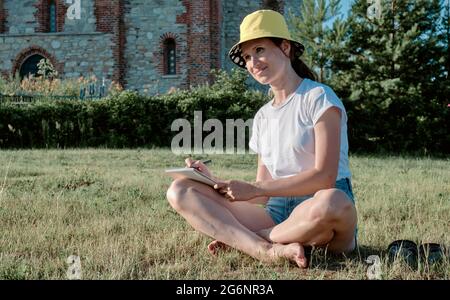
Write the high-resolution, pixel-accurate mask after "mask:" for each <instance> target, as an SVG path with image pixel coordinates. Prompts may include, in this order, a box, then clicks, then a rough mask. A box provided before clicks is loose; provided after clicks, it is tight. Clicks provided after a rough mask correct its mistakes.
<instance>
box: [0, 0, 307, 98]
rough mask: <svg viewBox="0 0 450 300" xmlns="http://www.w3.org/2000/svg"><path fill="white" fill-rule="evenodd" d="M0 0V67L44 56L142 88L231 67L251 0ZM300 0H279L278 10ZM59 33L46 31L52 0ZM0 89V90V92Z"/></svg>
mask: <svg viewBox="0 0 450 300" xmlns="http://www.w3.org/2000/svg"><path fill="white" fill-rule="evenodd" d="M78 1H80V11H79V16H80V18H79V19H73V20H72V19H69V18H68V17H67V14H66V13H67V10H68V8H69V7H70V6H71V5H72V4H71V3H67V2H72V3H73V2H75V0H74V1H67V0H53V1H49V0H34V1H33V0H29V1H16V0H0V73H1V74H2V75H3V76H9V75H13V74H15V73H16V72H19V70H21V68H22V66H23V65H24V63H25V62H26V60H27V59H28V58H29V57H31V56H32V55H35V54H39V55H41V56H43V57H46V58H48V59H49V60H50V61H51V62H52V64H53V65H54V66H55V68H56V69H57V70H58V72H59V73H60V74H61V76H62V77H63V78H77V77H79V76H85V77H87V76H91V75H95V76H96V77H97V78H99V79H100V80H101V79H102V78H105V80H106V82H110V81H116V82H119V83H121V84H122V85H123V86H124V87H125V88H128V89H132V90H138V91H140V92H141V93H148V94H155V93H164V92H167V91H168V90H169V89H170V88H172V87H175V88H188V87H189V86H195V85H198V84H203V83H208V82H211V79H212V78H211V75H210V71H211V70H212V69H217V68H225V69H227V70H229V69H231V68H232V67H234V66H233V64H232V63H231V62H230V61H229V59H228V57H227V52H228V49H229V48H230V47H231V46H232V45H233V44H234V43H235V42H237V41H238V39H239V24H240V22H241V21H242V18H243V17H244V16H245V15H246V14H248V13H250V12H252V11H254V10H257V9H259V8H261V5H262V1H259V0H257V1H255V0H236V1H231V0H78ZM300 2H301V0H292V1H287V0H285V1H279V6H280V8H281V10H282V12H284V13H286V12H287V9H288V8H293V9H294V10H295V9H297V8H298V7H299V5H300ZM51 4H52V5H54V6H53V7H56V15H53V22H56V32H49V28H50V22H52V17H51V15H52V14H51V12H50V7H51ZM168 39H169V40H171V41H174V42H175V59H176V74H171V75H168V74H167V68H166V67H165V66H166V65H167V63H165V60H166V59H167V57H166V54H165V53H166V52H165V49H164V47H165V45H166V41H167V40H168ZM0 93H1V91H0Z"/></svg>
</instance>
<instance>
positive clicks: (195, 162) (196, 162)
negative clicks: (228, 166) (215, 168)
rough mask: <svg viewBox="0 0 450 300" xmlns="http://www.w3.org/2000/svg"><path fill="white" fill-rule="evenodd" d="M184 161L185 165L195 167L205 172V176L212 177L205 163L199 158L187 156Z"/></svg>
mask: <svg viewBox="0 0 450 300" xmlns="http://www.w3.org/2000/svg"><path fill="white" fill-rule="evenodd" d="M184 162H185V163H186V167H188V168H195V169H197V170H198V171H200V172H202V173H203V174H205V175H206V176H208V177H210V178H214V177H213V175H212V173H211V171H209V170H208V167H206V165H205V164H204V163H202V161H201V160H193V159H191V158H190V157H188V158H186V159H185V160H184Z"/></svg>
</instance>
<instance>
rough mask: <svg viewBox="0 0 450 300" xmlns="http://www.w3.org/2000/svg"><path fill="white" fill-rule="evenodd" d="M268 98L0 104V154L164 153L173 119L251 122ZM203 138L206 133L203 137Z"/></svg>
mask: <svg viewBox="0 0 450 300" xmlns="http://www.w3.org/2000/svg"><path fill="white" fill-rule="evenodd" d="M265 101H267V98H266V96H265V95H264V94H262V93H260V92H255V91H253V92H243V93H238V92H236V91H233V90H231V91H230V92H226V91H224V90H213V89H211V88H207V87H203V88H197V89H195V90H192V91H190V92H188V91H181V92H176V93H174V94H168V95H162V96H153V97H145V96H140V95H138V94H137V93H134V92H129V91H126V92H123V93H121V94H120V95H118V96H116V97H114V98H107V99H103V100H98V101H39V102H35V103H30V104H22V105H17V104H13V103H4V104H0V148H47V147H50V148H55V147H56V148H71V147H100V146H102V147H105V146H106V147H112V148H122V147H126V148H128V147H141V146H157V147H164V146H165V147H167V146H170V144H171V139H172V137H173V136H174V135H175V134H177V133H178V132H172V131H171V124H172V122H173V121H174V120H175V119H178V118H183V119H187V120H189V122H190V123H191V124H194V123H193V118H194V111H202V118H203V122H204V121H205V120H206V119H219V120H220V121H222V122H223V124H225V120H226V119H243V120H248V119H250V118H253V116H254V114H255V112H256V111H257V110H258V108H259V107H260V106H262V105H263V104H264V103H265ZM204 134H205V133H204Z"/></svg>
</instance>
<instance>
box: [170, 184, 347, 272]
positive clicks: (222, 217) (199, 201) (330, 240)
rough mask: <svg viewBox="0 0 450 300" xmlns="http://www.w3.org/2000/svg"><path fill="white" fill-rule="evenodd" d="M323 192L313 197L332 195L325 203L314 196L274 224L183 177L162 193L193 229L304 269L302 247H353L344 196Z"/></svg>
mask: <svg viewBox="0 0 450 300" xmlns="http://www.w3.org/2000/svg"><path fill="white" fill-rule="evenodd" d="M328 191H329V190H326V191H323V192H319V193H317V194H316V195H320V197H317V199H321V198H324V199H327V197H328V198H330V196H332V197H331V198H330V199H329V200H324V201H323V200H319V201H316V203H314V201H313V200H317V199H315V198H316V196H315V197H314V198H313V199H310V200H307V201H305V202H303V203H302V204H301V205H299V206H298V207H296V208H295V210H294V211H293V213H292V214H291V216H290V217H289V218H288V219H287V220H286V221H285V222H283V223H281V224H279V225H275V223H274V222H273V220H272V218H271V217H270V216H269V215H268V214H267V213H266V211H265V209H264V208H262V207H259V206H257V205H254V204H252V203H249V202H229V201H228V200H226V199H225V198H224V197H223V196H222V195H220V194H219V193H217V192H216V191H214V190H213V189H211V188H210V187H208V186H206V185H203V184H200V183H197V182H195V181H192V180H188V179H181V180H175V181H174V182H173V183H172V185H171V186H170V188H169V189H168V191H167V199H168V201H169V203H170V205H171V206H172V207H173V208H174V209H175V210H176V211H177V212H178V213H179V214H180V215H181V216H183V217H184V218H185V219H186V221H187V222H188V223H189V224H190V225H191V226H192V227H194V229H196V230H197V231H199V232H201V233H203V234H206V235H208V236H210V237H212V238H213V239H216V240H217V241H219V242H221V243H223V244H226V245H229V246H231V247H233V248H236V249H238V250H241V251H243V252H245V253H247V254H248V255H250V256H252V257H254V258H256V259H259V260H261V261H265V262H273V261H276V260H277V259H278V258H280V257H285V258H288V259H289V260H291V261H293V262H295V263H296V264H297V265H298V266H299V267H306V266H307V261H306V258H305V255H304V249H303V246H302V245H317V246H320V245H326V244H329V246H330V250H335V251H348V250H352V248H353V247H354V245H353V244H352V242H353V240H354V239H353V231H354V226H355V225H356V212H355V211H354V207H353V205H352V204H351V203H350V202H349V200H347V199H345V198H343V199H341V200H344V201H346V202H347V203H341V202H342V201H341V200H339V199H340V197H342V196H344V197H346V195H345V194H344V193H342V195H340V194H339V191H338V192H336V191H334V189H333V190H332V191H331V193H330V192H328ZM336 199H338V200H336ZM322 202H323V203H322ZM305 203H306V204H308V205H305ZM325 204H326V205H325ZM346 204H349V205H346ZM311 220H312V222H310V221H311ZM342 220H345V222H342ZM348 220H351V221H348ZM341 223H345V224H341Z"/></svg>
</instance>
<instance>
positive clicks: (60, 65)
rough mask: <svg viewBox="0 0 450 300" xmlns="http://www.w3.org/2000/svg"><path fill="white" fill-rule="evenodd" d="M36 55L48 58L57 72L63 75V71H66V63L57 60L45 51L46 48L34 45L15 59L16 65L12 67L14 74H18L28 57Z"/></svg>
mask: <svg viewBox="0 0 450 300" xmlns="http://www.w3.org/2000/svg"><path fill="white" fill-rule="evenodd" d="M35 54H39V55H42V56H43V57H45V58H47V59H48V60H49V61H50V62H51V64H52V65H53V67H54V68H55V70H57V71H58V73H62V71H63V69H64V63H60V62H58V61H57V60H56V58H55V57H54V56H53V55H52V54H50V53H49V52H48V51H47V50H45V49H44V48H42V47H39V46H35V45H33V46H30V47H27V48H25V49H23V50H22V51H21V52H20V53H19V54H17V56H16V58H15V59H14V64H13V67H12V74H16V72H18V71H19V69H20V67H21V65H22V63H23V62H24V61H25V60H26V59H27V58H28V57H30V56H32V55H35Z"/></svg>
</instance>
